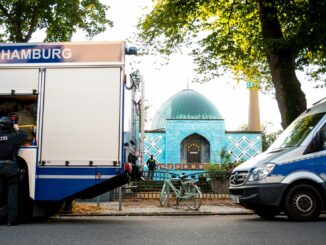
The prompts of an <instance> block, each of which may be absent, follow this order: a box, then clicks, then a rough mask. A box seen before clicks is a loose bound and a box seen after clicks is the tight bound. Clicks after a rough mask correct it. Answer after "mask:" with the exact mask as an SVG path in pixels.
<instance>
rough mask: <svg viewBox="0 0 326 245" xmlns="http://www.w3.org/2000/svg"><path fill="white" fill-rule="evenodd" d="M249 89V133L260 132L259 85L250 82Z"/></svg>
mask: <svg viewBox="0 0 326 245" xmlns="http://www.w3.org/2000/svg"><path fill="white" fill-rule="evenodd" d="M247 88H248V89H249V115H248V128H247V130H248V131H260V130H261V128H260V113H259V97H258V92H259V84H257V83H253V82H248V83H247Z"/></svg>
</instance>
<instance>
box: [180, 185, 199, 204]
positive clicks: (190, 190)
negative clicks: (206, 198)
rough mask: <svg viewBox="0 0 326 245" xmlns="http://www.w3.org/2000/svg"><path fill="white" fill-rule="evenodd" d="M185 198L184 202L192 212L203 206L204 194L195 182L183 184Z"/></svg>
mask: <svg viewBox="0 0 326 245" xmlns="http://www.w3.org/2000/svg"><path fill="white" fill-rule="evenodd" d="M183 187H184V190H185V192H184V197H183V198H182V201H184V202H185V204H186V206H187V207H188V208H190V209H192V210H198V209H199V208H200V206H201V204H202V197H203V195H202V193H201V191H200V190H199V187H198V186H197V185H195V184H194V183H193V182H186V183H184V184H183Z"/></svg>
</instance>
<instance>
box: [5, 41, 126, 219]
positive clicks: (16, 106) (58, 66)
mask: <svg viewBox="0 0 326 245" xmlns="http://www.w3.org/2000/svg"><path fill="white" fill-rule="evenodd" d="M126 50H127V49H126V46H125V43H124V42H81V43H26V44H1V45H0V116H7V115H8V114H9V113H11V112H15V113H16V114H17V115H18V117H19V121H18V124H19V126H20V128H21V129H23V130H24V131H25V133H26V134H27V136H28V137H27V139H26V142H25V143H24V145H23V146H22V147H21V149H20V150H19V153H18V159H17V164H18V165H19V168H20V185H19V209H20V213H21V214H22V215H23V216H24V217H32V216H48V215H51V214H54V213H56V212H57V211H58V210H59V209H60V207H61V206H62V204H63V203H64V202H65V201H66V200H72V199H75V198H92V197H95V196H98V195H99V194H102V193H104V192H107V191H109V190H112V189H114V188H116V187H119V186H121V185H123V184H125V183H127V182H128V180H129V177H128V172H130V169H131V168H130V166H129V165H128V164H124V162H123V159H124V150H123V141H124V139H123V119H124V116H123V114H124V77H125V55H126Z"/></svg>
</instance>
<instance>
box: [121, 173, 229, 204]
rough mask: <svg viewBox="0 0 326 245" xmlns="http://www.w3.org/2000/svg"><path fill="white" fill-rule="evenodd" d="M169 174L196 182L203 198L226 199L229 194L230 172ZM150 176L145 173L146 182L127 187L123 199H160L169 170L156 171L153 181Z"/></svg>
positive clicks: (138, 182)
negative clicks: (185, 177)
mask: <svg viewBox="0 0 326 245" xmlns="http://www.w3.org/2000/svg"><path fill="white" fill-rule="evenodd" d="M169 174H170V175H171V176H170V177H172V178H175V177H178V176H179V175H186V176H187V177H188V178H189V179H193V180H195V181H196V183H197V185H198V186H199V188H200V190H201V192H202V193H203V198H214V197H226V196H228V194H229V191H228V188H229V176H230V173H229V172H210V171H207V170H198V171H184V170H169ZM148 176H149V174H148V171H145V172H143V179H144V180H140V181H133V182H131V183H129V184H128V185H125V186H124V188H123V189H124V196H123V198H134V199H135V198H140V199H146V198H158V197H159V194H160V191H161V189H162V186H163V182H164V179H165V178H166V177H167V170H162V169H160V170H155V171H154V177H153V179H149V178H148Z"/></svg>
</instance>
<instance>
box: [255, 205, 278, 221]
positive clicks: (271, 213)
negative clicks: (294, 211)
mask: <svg viewBox="0 0 326 245" xmlns="http://www.w3.org/2000/svg"><path fill="white" fill-rule="evenodd" d="M254 213H255V214H257V215H258V216H260V217H261V218H263V219H267V220H270V219H274V218H275V216H276V215H278V214H279V213H280V211H279V209H277V208H274V207H257V208H255V209H254Z"/></svg>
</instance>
